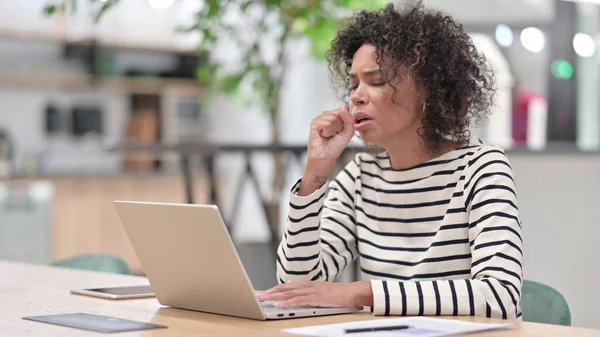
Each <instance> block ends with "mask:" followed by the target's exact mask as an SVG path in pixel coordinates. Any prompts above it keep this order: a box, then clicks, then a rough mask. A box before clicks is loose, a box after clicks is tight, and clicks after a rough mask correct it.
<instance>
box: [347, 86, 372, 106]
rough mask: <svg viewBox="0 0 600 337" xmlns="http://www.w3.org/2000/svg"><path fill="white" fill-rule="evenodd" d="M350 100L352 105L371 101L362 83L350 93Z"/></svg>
mask: <svg viewBox="0 0 600 337" xmlns="http://www.w3.org/2000/svg"><path fill="white" fill-rule="evenodd" d="M350 101H351V102H352V105H354V106H359V105H365V104H367V103H369V98H368V96H367V94H366V93H365V92H364V89H363V86H362V85H359V86H358V87H357V88H356V89H355V90H354V91H353V92H352V93H351V94H350Z"/></svg>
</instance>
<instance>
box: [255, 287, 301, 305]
mask: <svg viewBox="0 0 600 337" xmlns="http://www.w3.org/2000/svg"><path fill="white" fill-rule="evenodd" d="M308 293H309V292H308V291H306V289H293V290H288V291H283V292H278V293H274V294H267V295H258V300H259V301H261V302H263V301H286V300H289V299H291V298H294V297H298V296H304V295H306V294H308Z"/></svg>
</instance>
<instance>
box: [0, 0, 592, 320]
mask: <svg viewBox="0 0 600 337" xmlns="http://www.w3.org/2000/svg"><path fill="white" fill-rule="evenodd" d="M386 2H387V1H373V2H369V3H362V2H361V1H353V0H345V1H343V0H335V1H275V0H262V1H258V0H255V1H253V0H239V1H219V0H120V1H119V0H91V1H90V0H79V1H77V0H68V1H46V0H27V1H23V0H3V1H1V2H0V259H8V260H15V261H22V262H30V263H42V264H59V265H61V264H62V265H67V266H69V265H70V266H79V267H84V268H94V263H97V261H113V262H114V261H117V262H114V263H116V264H117V265H118V264H119V263H121V262H122V263H124V265H125V266H126V267H125V268H124V269H121V270H120V271H121V272H127V273H133V274H139V275H143V273H144V272H143V268H142V266H141V265H140V263H139V261H138V260H137V258H136V255H135V252H134V251H133V249H132V247H131V245H130V244H129V241H128V239H127V236H126V234H125V232H124V231H123V229H122V227H121V224H120V222H119V219H118V217H117V215H116V213H115V210H114V208H113V205H112V201H113V200H115V199H120V200H135V201H155V202H176V203H186V202H192V203H216V204H218V205H219V207H220V209H221V211H222V213H223V214H224V217H225V219H226V222H227V225H228V227H229V229H230V232H231V234H232V237H233V239H234V242H235V244H236V245H237V246H238V249H239V250H240V251H241V252H242V253H241V255H242V259H243V263H244V264H245V266H246V268H247V270H248V272H249V274H250V278H251V280H252V282H253V284H254V286H255V287H256V288H257V289H265V288H268V287H270V286H272V285H274V284H275V282H276V281H275V260H274V253H273V252H274V246H275V245H276V243H277V242H278V241H279V237H280V234H279V233H281V228H282V226H283V224H284V220H285V217H286V212H287V208H286V205H287V193H288V191H289V188H290V187H291V185H292V184H293V182H294V181H295V180H296V179H297V178H298V177H300V175H301V173H302V169H303V166H302V163H303V154H304V151H303V150H304V148H305V147H306V139H307V137H308V131H309V123H310V120H311V119H312V118H314V117H315V116H316V115H317V114H319V113H320V112H321V111H324V110H331V109H334V108H336V107H338V106H339V105H340V103H341V102H340V101H339V100H338V98H337V96H336V94H335V92H334V91H333V90H332V88H331V86H330V83H329V73H328V69H327V64H326V63H325V61H324V57H323V53H324V51H325V50H326V49H327V46H328V45H329V43H330V41H331V38H332V37H333V33H334V32H335V29H336V27H337V25H338V24H339V19H340V18H341V17H343V16H345V15H347V14H349V13H351V12H352V11H354V10H357V9H358V8H361V7H365V6H366V7H377V6H381V5H383V4H385V3H386ZM396 2H398V1H396ZM402 2H405V3H409V2H410V1H402ZM424 3H425V5H426V6H429V7H431V8H434V9H440V10H444V11H447V12H448V13H450V14H452V15H454V16H455V17H456V18H458V19H459V20H461V21H462V23H463V24H464V26H465V28H466V29H467V31H468V32H469V33H470V34H471V36H472V38H473V41H474V42H475V44H476V46H477V48H478V49H479V50H480V51H481V52H483V53H484V54H485V55H486V56H487V58H488V60H489V61H490V63H491V65H492V67H493V69H494V72H495V74H496V78H497V81H498V87H499V91H498V100H497V106H496V107H495V108H494V109H495V110H494V113H493V115H492V116H491V118H490V120H489V122H488V123H487V124H484V125H481V126H478V127H476V128H474V129H473V132H474V133H475V134H477V135H478V136H479V137H481V138H482V139H483V140H485V141H487V142H489V143H492V144H497V145H500V146H502V147H503V148H505V149H506V151H507V153H508V156H509V159H510V160H511V164H512V166H513V170H514V171H515V175H516V179H517V189H518V197H519V208H520V211H521V217H522V222H523V230H524V241H525V278H526V279H530V280H536V281H540V282H543V283H545V284H548V285H550V286H552V287H554V288H555V289H557V290H558V291H560V292H561V293H562V294H563V295H564V296H565V298H566V299H567V301H568V303H569V306H570V308H571V313H572V322H573V325H577V326H584V327H594V328H600V322H599V321H598V320H597V316H598V308H597V307H596V306H595V304H596V303H600V293H599V291H598V288H597V282H596V280H598V279H600V253H599V252H598V250H597V247H598V245H597V238H598V237H599V236H600V224H599V223H598V222H597V221H598V220H597V214H596V213H595V212H594V211H595V207H597V206H598V203H599V201H600V77H599V74H600V68H599V67H600V64H599V62H600V56H599V54H598V52H597V45H598V42H599V41H600V40H599V37H600V35H599V32H600V20H599V18H600V1H597V0H589V1H583V0H580V1H573V2H571V1H563V0H452V1H447V0H425V1H424ZM352 145H353V147H351V149H349V154H351V153H350V152H351V150H352V149H358V148H359V147H360V145H361V142H360V141H359V140H358V139H355V140H353V142H352ZM349 158H351V157H347V158H344V159H345V160H348V159H349ZM344 163H345V162H344V161H341V163H340V164H341V165H343V164H344ZM81 258H89V259H91V260H89V259H88V260H78V259H81ZM103 258H104V260H102V259H103ZM94 259H96V260H94ZM110 259H113V260H110ZM81 261H83V262H81ZM86 261H87V262H86ZM90 261H91V262H90ZM93 261H96V262H93ZM102 263H104V262H102ZM109 264H110V263H109ZM195 267H196V266H190V268H195ZM98 268H101V267H98ZM102 268H104V267H102ZM107 268H109V267H107ZM109 269H110V268H109ZM109 271H110V270H109ZM347 277H348V279H351V278H352V271H349V272H348V275H347Z"/></svg>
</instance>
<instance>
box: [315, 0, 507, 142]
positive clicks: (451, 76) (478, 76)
mask: <svg viewBox="0 0 600 337" xmlns="http://www.w3.org/2000/svg"><path fill="white" fill-rule="evenodd" d="M365 43H369V44H372V45H373V46H375V48H376V55H377V56H376V61H377V63H378V64H379V65H380V66H381V68H382V73H383V80H384V81H385V82H386V83H389V84H391V86H392V87H393V88H396V85H395V84H397V83H399V81H401V76H400V74H401V72H402V69H408V74H409V75H410V76H412V77H413V78H414V79H415V83H416V85H417V88H419V89H421V90H422V97H421V99H422V102H420V103H421V104H423V105H424V108H423V109H424V112H425V113H424V116H423V118H422V125H423V127H422V128H421V129H420V130H419V134H420V135H421V137H423V138H424V140H425V143H426V144H427V146H428V147H429V148H430V149H432V150H436V149H439V146H440V144H441V142H442V141H443V139H447V138H450V139H452V140H454V141H457V142H459V143H464V142H466V141H468V140H469V138H470V132H469V127H470V126H471V125H473V124H472V123H478V122H479V121H481V120H482V119H484V118H485V117H486V116H487V114H488V113H489V110H490V107H491V106H492V105H493V101H494V96H495V92H496V88H495V81H494V76H493V73H492V71H491V69H489V68H488V64H487V60H486V58H485V57H484V56H483V55H482V54H480V53H479V52H478V51H477V49H476V48H475V46H474V44H473V41H472V40H471V38H470V37H469V36H468V35H467V33H466V32H465V31H464V29H463V26H462V24H460V23H459V22H458V21H457V20H455V19H454V18H452V17H451V16H449V15H447V14H444V13H441V12H436V11H431V10H426V9H425V8H424V7H423V4H422V2H421V1H419V2H418V3H417V4H416V5H415V6H413V7H412V8H410V7H409V8H404V9H403V8H395V7H394V5H393V4H389V5H387V6H386V7H385V8H383V9H381V10H379V11H375V12H371V11H366V10H364V11H360V12H358V13H356V14H355V15H354V16H353V17H352V18H350V20H349V25H347V26H346V27H344V28H342V29H341V30H339V31H338V33H337V36H336V38H335V39H334V40H333V42H332V48H331V49H330V50H329V51H328V52H327V59H328V61H329V64H330V71H331V79H332V81H333V83H334V84H336V83H337V84H341V85H342V86H343V91H342V92H343V94H342V96H343V99H344V101H346V102H347V101H348V97H349V93H348V88H349V87H350V79H349V72H350V69H351V67H352V58H353V57H354V54H355V53H356V51H357V50H358V49H359V48H360V47H361V46H362V45H363V44H365ZM394 96H396V95H395V94H394ZM394 98H395V97H394Z"/></svg>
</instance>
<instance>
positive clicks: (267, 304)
mask: <svg viewBox="0 0 600 337" xmlns="http://www.w3.org/2000/svg"><path fill="white" fill-rule="evenodd" d="M275 303H277V302H261V303H260V305H261V306H262V307H263V308H265V309H275V310H284V311H288V310H298V309H314V307H310V306H301V307H289V308H285V309H283V308H277V307H276V306H275Z"/></svg>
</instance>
